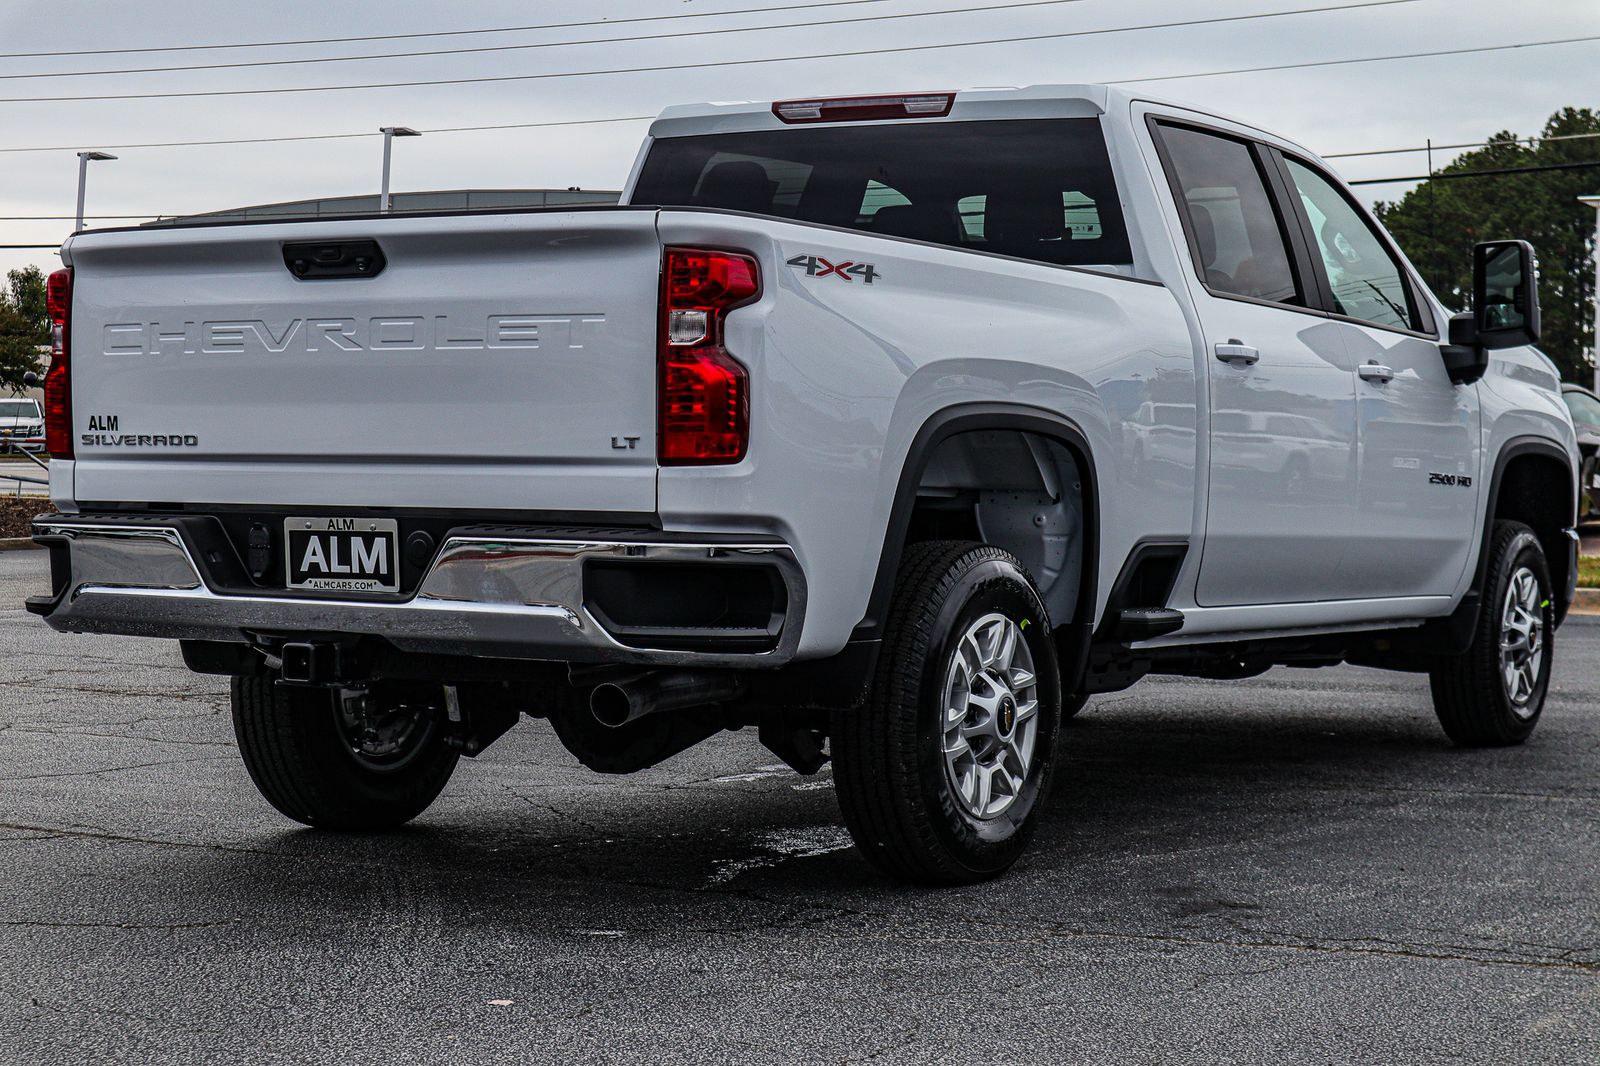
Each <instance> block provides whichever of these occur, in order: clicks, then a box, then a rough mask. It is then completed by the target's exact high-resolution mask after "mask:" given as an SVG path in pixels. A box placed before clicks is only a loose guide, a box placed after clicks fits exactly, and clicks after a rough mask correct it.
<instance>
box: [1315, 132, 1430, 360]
mask: <svg viewBox="0 0 1600 1066" xmlns="http://www.w3.org/2000/svg"><path fill="white" fill-rule="evenodd" d="M1284 162H1285V163H1287V164H1288V165H1289V177H1290V178H1291V180H1293V181H1294V184H1295V188H1296V189H1297V190H1299V193H1300V203H1301V204H1302V205H1303V206H1304V208H1305V212H1306V218H1307V219H1308V220H1310V222H1311V233H1312V235H1313V236H1314V237H1315V238H1316V241H1317V248H1318V249H1319V250H1320V251H1321V253H1322V265H1323V267H1324V268H1325V269H1326V270H1327V272H1328V287H1329V288H1330V289H1332V290H1333V310H1334V311H1335V312H1337V313H1338V314H1341V315H1349V316H1350V317H1351V318H1359V319H1361V320H1362V321H1363V322H1371V323H1372V324H1374V325H1377V326H1390V327H1393V328H1395V329H1415V328H1416V321H1415V319H1414V318H1413V316H1412V314H1411V301H1410V298H1409V297H1408V296H1407V293H1406V282H1405V271H1404V270H1403V269H1402V268H1401V266H1400V263H1399V261H1398V260H1396V259H1395V257H1394V256H1393V255H1391V254H1390V252H1389V248H1388V246H1387V245H1385V244H1384V242H1383V240H1382V238H1380V237H1379V236H1378V234H1377V233H1376V232H1375V231H1374V230H1373V228H1372V224H1371V223H1370V222H1368V221H1367V219H1366V217H1365V216H1364V215H1362V214H1361V212H1360V211H1359V210H1357V209H1356V206H1355V205H1354V204H1352V203H1351V202H1350V201H1349V200H1348V199H1347V198H1346V197H1345V195H1344V193H1343V192H1341V191H1340V190H1339V189H1338V187H1336V186H1335V185H1334V184H1333V183H1332V182H1331V181H1329V180H1328V179H1327V178H1325V177H1323V176H1322V175H1321V174H1319V173H1317V172H1316V171H1315V170H1312V169H1311V168H1310V167H1308V166H1306V165H1305V164H1304V163H1301V162H1299V161H1298V160H1295V159H1290V158H1289V157H1288V156H1285V157H1284Z"/></svg>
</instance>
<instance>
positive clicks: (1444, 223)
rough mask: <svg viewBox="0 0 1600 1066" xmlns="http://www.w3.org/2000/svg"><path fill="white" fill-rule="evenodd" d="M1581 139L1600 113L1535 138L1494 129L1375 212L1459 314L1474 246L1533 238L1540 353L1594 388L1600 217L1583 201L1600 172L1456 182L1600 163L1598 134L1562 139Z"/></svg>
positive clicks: (1569, 113) (1575, 115)
mask: <svg viewBox="0 0 1600 1066" xmlns="http://www.w3.org/2000/svg"><path fill="white" fill-rule="evenodd" d="M1574 134H1600V112H1596V111H1595V110H1593V109H1591V108H1576V107H1568V108H1563V109H1562V110H1560V111H1557V112H1556V113H1555V114H1554V115H1551V116H1550V121H1548V122H1547V123H1545V126H1544V131H1543V132H1542V133H1541V134H1540V136H1539V137H1538V138H1536V139H1534V140H1532V141H1531V142H1530V141H1528V140H1519V139H1518V137H1517V135H1516V134H1514V133H1510V132H1501V133H1496V134H1494V135H1493V136H1492V137H1490V138H1489V140H1490V141H1491V142H1492V143H1491V144H1489V145H1488V146H1487V147H1484V148H1479V149H1477V150H1475V151H1471V152H1467V153H1466V154H1464V155H1461V156H1458V157H1457V158H1456V159H1455V161H1453V162H1452V163H1450V165H1448V166H1446V167H1444V168H1442V169H1440V170H1438V171H1436V172H1435V175H1434V177H1433V178H1432V179H1431V180H1428V181H1424V182H1423V183H1422V184H1420V185H1418V186H1417V187H1416V188H1415V189H1413V190H1411V191H1410V192H1408V193H1406V195H1405V196H1404V197H1402V198H1401V199H1400V201H1399V202H1398V203H1380V204H1378V205H1377V213H1378V217H1379V218H1380V219H1382V220H1383V224H1384V225H1385V226H1386V227H1388V229H1389V232H1390V233H1392V234H1394V237H1395V239H1396V240H1398V241H1399V242H1400V246H1401V247H1402V248H1404V249H1405V252H1406V255H1407V256H1409V257H1410V258H1411V261H1412V262H1413V263H1414V264H1416V267H1417V269H1418V270H1419V271H1421V273H1422V276H1423V279H1424V280H1425V281H1427V283H1428V286H1429V287H1430V288H1432V289H1433V291H1434V292H1435V293H1437V294H1438V296H1439V299H1441V300H1443V301H1444V302H1445V304H1446V305H1453V306H1455V307H1457V308H1459V309H1461V310H1465V309H1466V308H1467V307H1468V306H1469V305H1470V304H1471V302H1472V246H1473V245H1474V244H1476V243H1477V242H1478V241H1490V240H1500V239H1504V238H1522V239H1524V240H1527V241H1531V242H1532V243H1533V247H1534V250H1535V252H1537V253H1538V257H1539V305H1540V310H1541V312H1542V315H1543V326H1544V329H1543V337H1542V338H1541V340H1540V342H1539V347H1540V348H1541V349H1543V351H1544V352H1545V354H1546V355H1548V356H1550V358H1551V359H1553V360H1554V361H1555V363H1556V365H1557V366H1558V367H1560V369H1561V376H1562V377H1564V378H1566V379H1567V380H1569V381H1582V382H1583V383H1584V384H1588V383H1589V382H1591V381H1592V380H1593V375H1594V364H1593V363H1592V362H1591V358H1592V356H1591V355H1590V353H1592V352H1593V351H1594V256H1595V241H1594V230H1595V213H1594V210H1593V209H1592V208H1589V207H1585V206H1584V205H1583V204H1580V203H1579V202H1578V197H1579V196H1583V195H1589V194H1593V193H1597V192H1600V166H1592V167H1579V168H1573V169H1564V170H1535V171H1524V172H1522V173H1515V174H1494V175H1484V176H1480V177H1450V175H1452V174H1460V173H1462V172H1465V171H1476V170H1505V169H1520V168H1524V167H1544V166H1552V165H1560V164H1564V163H1587V162H1591V161H1595V160H1600V136H1595V137H1579V138H1576V139H1566V140H1558V139H1557V138H1571V137H1572V135H1574Z"/></svg>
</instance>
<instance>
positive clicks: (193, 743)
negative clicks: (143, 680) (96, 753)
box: [0, 716, 236, 748]
mask: <svg viewBox="0 0 1600 1066" xmlns="http://www.w3.org/2000/svg"><path fill="white" fill-rule="evenodd" d="M195 717H199V716H195ZM144 721H158V722H160V721H165V722H176V721H182V719H179V718H156V719H144ZM132 724H137V723H132ZM0 729H12V730H14V731H15V732H17V733H22V734H25V735H29V736H47V737H93V738H97V739H101V740H138V741H144V742H145V743H149V744H179V745H184V746H186V747H194V748H233V747H235V746H236V745H235V744H233V743H232V742H231V741H226V740H176V739H173V738H170V737H151V736H146V735H144V734H143V733H94V732H90V731H88V730H83V729H49V728H43V727H39V726H25V725H20V724H15V723H11V724H7V725H5V726H0Z"/></svg>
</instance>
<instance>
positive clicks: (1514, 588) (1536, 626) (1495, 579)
mask: <svg viewBox="0 0 1600 1066" xmlns="http://www.w3.org/2000/svg"><path fill="white" fill-rule="evenodd" d="M1555 628H1556V617H1555V606H1554V604H1553V597H1552V596H1551V595H1550V569H1549V566H1548V565H1547V564H1546V562H1545V557H1544V549H1543V548H1542V547H1540V545H1539V538H1538V537H1537V536H1536V535H1535V534H1534V532H1533V530H1531V529H1529V528H1528V527H1527V526H1525V525H1523V524H1522V523H1521V522H1510V521H1503V520H1502V521H1499V522H1496V523H1495V525H1494V531H1493V536H1492V538H1491V539H1490V543H1489V570H1488V579H1487V580H1486V581H1485V583H1484V598H1483V604H1482V606H1481V607H1480V608H1479V610H1478V625H1477V628H1476V629H1475V630H1474V631H1473V636H1472V643H1471V645H1470V646H1468V648H1467V650H1466V651H1465V652H1463V653H1461V654H1460V655H1451V656H1448V657H1446V658H1445V659H1444V660H1443V661H1442V662H1440V663H1438V664H1437V665H1435V666H1434V668H1433V669H1432V671H1431V672H1430V675H1429V680H1430V682H1431V684H1432V688H1433V706H1434V710H1435V711H1436V712H1437V713H1438V715H1439V724H1440V725H1442V726H1443V727H1444V731H1445V733H1446V734H1448V735H1449V737H1450V739H1451V740H1453V741H1455V742H1456V743H1457V744H1460V745H1462V746H1464V747H1492V746H1499V745H1506V744H1520V743H1522V742H1523V741H1524V740H1526V739H1527V738H1528V735H1529V734H1530V733H1532V732H1533V728H1534V726H1536V725H1538V724H1539V714H1540V712H1542V711H1543V710H1544V697H1545V692H1546V690H1547V689H1548V688H1549V686H1550V664H1551V658H1552V654H1553V653H1554V651H1555V644H1554V637H1555Z"/></svg>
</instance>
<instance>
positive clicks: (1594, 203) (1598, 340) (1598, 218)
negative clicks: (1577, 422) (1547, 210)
mask: <svg viewBox="0 0 1600 1066" xmlns="http://www.w3.org/2000/svg"><path fill="white" fill-rule="evenodd" d="M1578 202H1579V203H1580V204H1588V205H1589V206H1590V207H1592V208H1594V343H1593V344H1592V345H1590V347H1589V358H1590V360H1592V361H1593V363H1594V381H1592V382H1591V383H1590V384H1592V385H1593V386H1594V388H1595V391H1596V392H1600V196H1580V197H1578Z"/></svg>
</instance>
